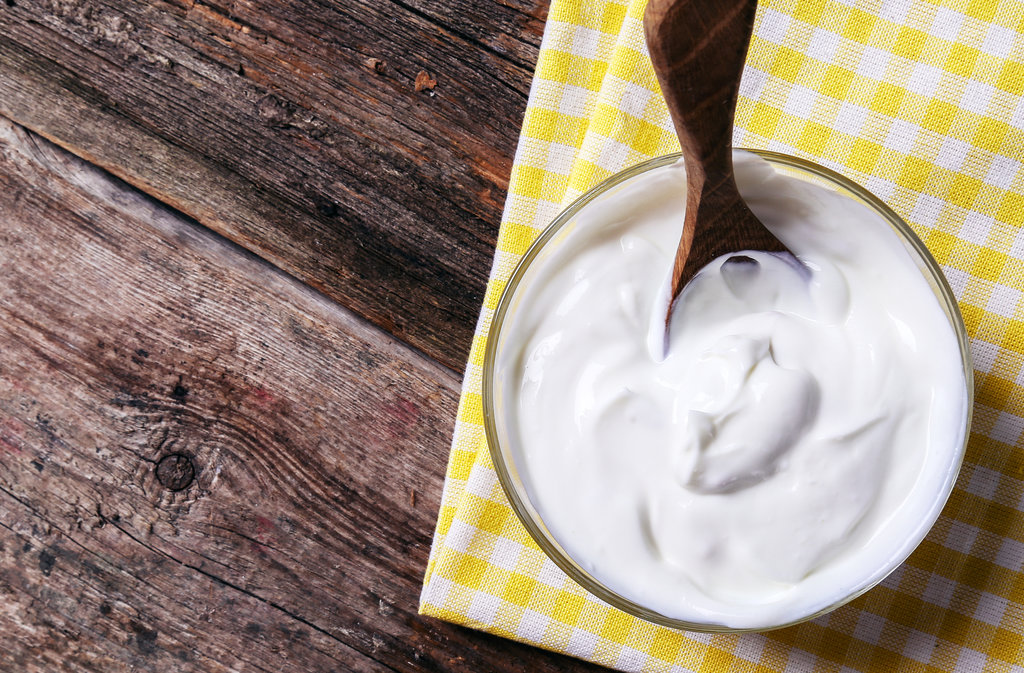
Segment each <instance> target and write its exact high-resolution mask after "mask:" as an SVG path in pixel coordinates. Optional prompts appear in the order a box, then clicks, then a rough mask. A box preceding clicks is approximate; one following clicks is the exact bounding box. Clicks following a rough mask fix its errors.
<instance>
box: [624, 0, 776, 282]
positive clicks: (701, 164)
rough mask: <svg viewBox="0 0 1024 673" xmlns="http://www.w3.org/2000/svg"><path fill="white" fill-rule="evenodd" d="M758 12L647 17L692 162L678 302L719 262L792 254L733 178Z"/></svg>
mask: <svg viewBox="0 0 1024 673" xmlns="http://www.w3.org/2000/svg"><path fill="white" fill-rule="evenodd" d="M756 12H757V0H729V1H728V2H726V1H723V0H650V2H649V3H648V4H647V8H646V11H645V14H644V33H645V35H646V39H647V50H648V52H649V53H650V55H651V62H652V64H653V65H654V72H655V74H656V75H657V77H658V82H659V83H660V84H661V90H662V92H663V94H664V96H665V102H666V104H667V105H668V110H669V115H670V116H671V118H672V124H673V126H674V127H675V130H676V135H677V136H679V144H680V146H681V147H682V151H683V159H684V160H685V162H686V181H687V195H686V203H687V207H686V215H685V218H684V222H683V227H682V236H681V237H680V240H679V246H678V249H677V252H676V258H675V264H674V266H673V269H672V294H671V296H672V297H673V298H675V297H677V296H679V293H680V291H682V289H683V287H684V286H685V285H686V283H688V282H689V281H690V279H691V278H693V276H694V275H695V274H696V273H697V272H698V271H700V270H701V269H702V268H703V267H704V266H706V265H707V264H708V263H709V262H711V261H712V260H714V259H715V258H717V257H719V256H721V255H724V254H727V253H730V252H737V251H740V250H764V251H769V252H782V251H784V250H785V249H786V248H785V246H783V245H782V243H781V242H780V241H779V240H778V239H777V238H775V236H774V235H773V234H772V233H771V232H770V231H768V229H767V228H765V226H764V225H763V224H761V222H760V220H758V219H757V218H756V217H754V214H753V213H751V212H750V209H749V208H747V205H746V203H745V202H744V201H743V198H742V197H741V196H740V193H739V189H738V188H737V186H736V179H735V177H734V175H733V167H732V135H733V118H734V116H735V112H736V99H737V97H738V95H739V87H740V77H741V76H742V75H743V67H744V64H745V63H746V55H747V47H748V46H749V43H750V36H751V34H752V33H753V29H754V17H755V14H756ZM745 259H746V260H748V261H749V262H751V263H754V264H756V262H753V261H752V260H751V258H749V257H747V258H745Z"/></svg>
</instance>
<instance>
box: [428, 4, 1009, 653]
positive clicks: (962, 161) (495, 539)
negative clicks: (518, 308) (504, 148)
mask: <svg viewBox="0 0 1024 673" xmlns="http://www.w3.org/2000/svg"><path fill="white" fill-rule="evenodd" d="M645 4H646V0H553V1H552V4H551V9H550V14H549V17H548V23H547V28H546V31H545V34H544V40H543V43H542V46H541V51H540V59H539V61H538V63H537V70H536V74H535V77H534V81H533V87H532V90H531V92H530V99H529V103H528V105H527V109H526V118H525V120H524V122H523V129H522V135H521V138H520V142H519V148H518V151H517V153H516V158H515V165H514V167H513V170H512V178H511V182H510V184H509V193H508V201H507V203H506V206H505V214H504V221H503V222H502V225H501V233H500V235H499V238H498V250H497V254H496V257H495V261H494V268H493V270H492V272H491V280H490V284H489V285H488V289H487V297H486V300H485V304H484V307H483V311H482V313H481V315H480V321H479V323H478V325H477V329H476V338H475V339H474V342H473V348H472V352H471V354H470V358H469V363H468V365H467V367H466V376H465V383H464V388H463V391H462V400H461V404H460V406H459V414H458V421H457V424H456V428H455V438H454V441H453V446H452V452H451V459H450V463H449V466H448V474H447V479H446V482H445V489H444V495H443V500H442V505H441V512H440V516H439V520H438V525H437V532H436V534H435V537H434V544H433V548H432V550H431V555H430V561H429V564H428V566H427V572H426V578H425V582H424V587H423V594H422V597H421V604H420V610H421V612H422V613H423V614H428V615H434V616H437V617H440V618H441V619H445V620H449V621H452V622H456V623H459V624H463V625H466V626H470V627H473V628H478V629H482V630H485V631H489V632H491V633H495V634H499V635H502V636H506V637H509V638H514V639H516V640H520V641H523V642H526V643H532V644H535V645H539V646H541V647H545V648H548V649H551V650H556V651H559V652H565V653H567V654H571V655H573V656H576V657H580V658H583V659H587V660H590V661H594V662H597V663H600V664H604V665H606V666H610V667H614V668H618V669H621V670H625V671H759V672H760V671H811V670H814V671H847V670H857V671H982V670H984V671H1001V672H1002V671H1014V672H1017V673H1024V437H1022V431H1024V298H1022V290H1024V226H1022V225H1024V99H1022V97H1021V94H1022V93H1024V2H1020V1H1018V0H762V1H761V5H760V7H759V8H758V15H757V16H758V18H757V24H756V26H755V29H754V38H753V42H752V44H751V48H750V53H749V56H748V57H747V68H746V72H745V73H744V76H743V84H742V89H741V92H740V100H739V107H738V110H737V121H736V126H737V128H736V143H735V144H736V145H738V146H740V147H754V148H765V149H771V150H777V151H781V152H786V153H789V154H794V155H798V156H802V157H808V158H810V159H812V160H814V161H817V162H818V163H821V164H823V165H825V166H827V167H829V168H832V169H834V170H836V171H838V172H840V173H843V174H844V175H846V176H848V177H850V178H852V179H853V180H854V181H856V182H858V183H860V184H862V185H864V186H866V187H867V188H868V189H869V190H871V191H872V192H874V193H875V194H877V195H878V196H879V197H881V198H882V199H883V200H884V201H886V202H887V203H888V204H889V205H890V206H891V207H892V208H893V209H895V210H896V212H898V213H899V214H900V215H902V216H903V218H904V219H906V220H907V221H908V222H909V223H910V224H911V226H912V227H913V228H914V229H915V231H916V232H917V233H918V235H919V236H920V237H921V238H922V240H924V241H925V243H926V244H927V245H928V247H929V248H930V249H931V251H932V253H933V254H934V255H935V257H936V259H937V260H938V261H939V264H941V265H942V268H943V270H944V271H945V273H946V276H947V278H949V281H950V284H951V285H952V287H953V290H954V292H955V293H956V296H957V298H958V299H959V302H960V307H961V310H962V311H963V315H964V320H965V321H966V323H967V331H968V335H969V336H970V339H971V349H972V352H973V355H974V363H975V367H976V368H977V369H976V372H975V377H976V386H977V395H976V397H977V403H976V406H975V414H974V427H973V430H972V433H971V437H970V444H969V447H968V450H967V458H966V461H965V463H964V467H963V471H962V472H961V474H960V478H959V480H958V482H957V484H956V489H955V490H954V492H953V495H952V497H951V498H950V501H949V504H948V505H947V507H946V508H945V510H944V511H943V513H942V516H941V517H940V519H939V521H938V523H937V524H936V525H935V527H934V529H933V530H932V531H931V533H930V534H929V535H928V537H927V539H926V540H925V541H924V543H923V544H922V545H921V546H920V547H919V548H918V549H917V551H916V552H914V554H913V555H912V556H911V557H910V559H909V560H907V562H906V563H904V564H903V565H902V566H901V567H900V568H899V569H898V570H897V571H896V572H895V573H894V574H893V575H891V576H890V577H889V578H888V579H887V580H886V581H885V582H884V583H883V584H881V585H880V586H878V587H876V588H875V589H873V590H871V591H869V592H868V593H867V594H865V595H864V596H862V597H861V598H859V599H857V600H856V601H854V602H853V603H851V604H849V605H847V606H845V607H843V608H840V609H839V610H837V611H835V612H833V613H831V614H830V615H827V616H825V617H821V618H819V619H816V620H814V621H811V622H808V623H805V624H803V625H799V626H795V627H791V628H788V629H784V630H780V631H772V632H768V633H764V634H745V635H714V636H713V635H706V634H696V633H688V632H681V631H674V630H671V629H666V628H662V627H659V626H654V625H652V624H649V623H647V622H644V621H642V620H639V619H636V618H633V617H630V616H628V615H626V614H624V613H622V612H619V611H617V610H614V609H612V608H610V607H608V606H607V605H606V604H604V603H602V602H600V601H599V600H597V599H596V598H594V597H592V596H591V595H589V594H587V593H586V592H585V591H583V590H582V589H580V588H579V587H578V586H577V585H576V584H574V583H573V582H572V581H571V580H569V579H568V578H567V577H566V576H565V575H564V574H562V572H561V571H559V570H558V569H557V568H556V567H555V565H554V564H553V563H551V562H550V561H548V560H547V559H546V558H545V556H544V554H543V553H542V552H541V551H540V550H539V549H538V548H537V547H536V546H535V545H534V544H533V543H532V542H531V540H530V538H529V537H528V536H527V534H526V531H525V530H524V529H523V528H522V526H521V525H520V524H519V521H518V519H516V517H515V515H514V514H513V512H512V510H511V509H510V508H509V506H508V504H507V501H506V499H505V497H504V494H503V493H502V491H501V487H500V485H499V484H498V481H497V478H496V476H495V473H494V471H493V468H492V464H491V460H490V456H489V453H488V450H487V443H486V439H485V437H484V429H483V424H482V415H481V414H482V412H481V400H480V378H481V365H482V363H483V353H484V344H485V342H486V339H487V332H488V329H489V327H490V324H491V316H492V314H493V311H494V309H495V306H496V305H497V301H498V297H499V295H500V294H501V291H502V288H503V287H504V286H505V283H506V281H507V280H508V278H509V276H510V275H511V272H512V269H513V267H514V266H515V264H516V261H517V260H518V259H519V257H520V256H521V255H522V254H523V252H525V250H526V248H527V246H528V245H529V244H530V242H531V241H532V240H533V238H534V237H535V236H536V235H537V234H538V233H539V232H540V230H541V229H542V228H543V227H544V226H545V225H547V224H548V222H550V221H551V219H552V218H554V216H555V215H556V214H557V213H558V212H559V211H560V210H561V209H562V208H563V207H564V206H566V205H567V204H568V203H569V202H571V201H572V200H573V199H574V198H575V197H577V196H578V195H580V194H581V193H582V192H584V191H585V190H586V189H587V188H588V187H590V186H591V185H593V184H595V183H596V182H597V181H599V180H601V179H603V178H605V177H607V176H609V175H611V174H612V173H615V172H617V171H619V170H621V169H623V168H625V167H627V166H629V165H631V164H634V163H636V162H639V161H641V160H643V159H647V158H648V157H652V156H656V155H660V154H665V153H668V152H672V151H676V150H678V144H677V141H676V139H675V137H674V135H673V133H672V131H671V126H670V122H669V120H668V116H667V112H666V110H665V106H664V103H663V102H662V99H661V96H660V93H659V91H658V87H657V84H656V82H655V79H654V74H653V72H652V70H651V65H650V62H649V60H648V57H647V55H646V50H645V47H644V43H643V30H642V25H641V21H642V17H643V10H644V6H645Z"/></svg>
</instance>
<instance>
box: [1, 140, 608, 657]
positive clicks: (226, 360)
mask: <svg viewBox="0 0 1024 673" xmlns="http://www.w3.org/2000/svg"><path fill="white" fill-rule="evenodd" d="M457 385H458V382H457V380H456V377H455V376H454V375H453V374H452V373H451V372H449V371H447V370H445V369H443V368H441V367H439V366H438V365H436V364H434V363H433V362H431V361H430V360H428V359H427V358H425V357H424V356H421V355H418V354H417V353H416V352H415V351H413V350H411V349H409V348H408V347H406V346H405V345H404V344H401V343H400V342H396V341H395V340H393V339H391V338H390V337H388V336H387V335H386V334H384V333H383V332H381V331H379V330H377V329H376V328H373V327H372V326H369V325H368V324H366V323H364V322H363V321H362V320H361V319H359V318H358V317H357V316H354V315H353V314H351V313H349V312H347V311H346V310H344V309H341V308H339V307H337V306H336V305H335V304H333V303H332V302H330V301H329V300H327V299H325V298H324V297H323V296H321V295H319V294H317V293H315V292H314V291H312V290H311V289H309V288H308V287H306V286H304V285H302V284H301V283H299V282H297V281H296V280H294V279H293V278H291V277H289V276H287V275H285V274H284V273H282V272H280V271H278V270H277V269H275V268H273V267H271V266H270V265H268V264H266V263H265V262H263V261H261V260H259V259H258V258H256V257H254V256H252V255H251V254H249V253H247V252H245V251H244V250H242V249H241V248H238V247H237V246H235V245H234V244H231V243H230V242H227V241H225V240H224V239H221V238H219V237H217V236H216V235H214V234H212V233H210V232H209V231H208V230H206V229H204V228H203V227H201V226H199V225H198V224H196V223H194V222H190V221H187V220H184V219H182V218H180V217H178V216H177V215H175V214H174V213H173V212H171V211H169V210H168V209H166V208H165V207H163V206H161V205H159V204H157V203H156V202H154V201H151V200H149V199H147V198H145V197H143V196H141V195H139V194H138V193H136V192H134V191H133V190H131V189H130V188H128V187H126V186H125V185H123V183H118V182H116V181H114V180H112V179H110V178H108V177H107V176H105V175H104V174H102V173H100V172H99V171H98V170H96V169H94V168H92V167H90V166H88V165H87V164H85V163H84V162H82V161H80V160H78V159H76V158H74V157H71V156H69V155H67V154H66V153H64V152H63V151H61V150H59V149H57V148H55V147H53V146H52V145H50V144H49V143H47V142H46V141H45V140H42V139H40V138H38V137H36V136H33V135H32V134H30V133H27V132H25V131H23V130H20V129H18V128H17V127H15V126H13V125H11V124H10V123H9V122H6V121H2V120H0V640H2V641H3V643H4V647H3V648H0V670H4V671H8V670H10V671H14V670H17V671H24V672H26V673H37V672H43V671H46V672H50V671H58V670H59V671H102V672H103V673H111V672H116V671H128V670H158V671H162V672H167V671H170V672H175V671H215V672H216V671H273V672H275V673H276V672H291V671H295V672H298V671H303V672H308V671H357V672H361V671H383V670H397V671H419V670H430V671H541V672H545V671H555V670H593V669H592V667H588V666H586V665H584V664H582V663H580V662H575V661H572V660H570V659H567V658H564V657H559V656H556V655H552V654H548V653H544V652H540V651H539V650H534V649H531V648H527V647H523V646H519V645H516V644H514V643H511V642H507V641H503V640H500V639H496V638H490V637H487V636H483V635H481V634H478V633H474V632H470V631H467V630H464V629H459V628H456V627H453V626H450V625H447V624H444V623H442V622H438V621H436V620H432V619H424V618H420V617H419V616H417V615H416V614H415V611H416V601H417V597H418V592H419V587H420V580H421V577H422V573H423V568H424V566H425V564H426V557H427V552H428V547H429V543H430V536H431V532H432V530H433V524H434V519H435V517H436V514H437V507H438V504H439V502H438V500H439V495H440V490H441V482H442V477H443V469H444V463H445V460H446V455H447V446H448V441H449V435H450V432H451V425H452V422H453V418H454V415H455V405H456V401H457Z"/></svg>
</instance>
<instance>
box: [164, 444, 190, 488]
mask: <svg viewBox="0 0 1024 673" xmlns="http://www.w3.org/2000/svg"><path fill="white" fill-rule="evenodd" d="M195 476H196V468H195V465H193V464H192V459H191V458H189V457H188V456H186V455H185V454H184V453H171V454H168V455H166V456H164V457H163V458H161V459H160V462H158V463H157V464H156V478H157V479H158V480H159V481H160V483H161V484H163V486H164V487H165V488H167V489H169V490H171V491H182V490H184V489H186V488H188V487H189V485H190V484H191V483H192V480H193V479H195Z"/></svg>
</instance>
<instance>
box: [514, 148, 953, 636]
mask: <svg viewBox="0 0 1024 673" xmlns="http://www.w3.org/2000/svg"><path fill="white" fill-rule="evenodd" d="M736 163H737V174H738V182H739V185H740V188H741V191H742V193H743V195H744V197H745V199H746V200H747V202H748V203H749V205H750V207H751V209H752V210H753V211H754V212H755V214H757V215H758V216H759V217H760V218H761V219H762V221H763V222H764V223H765V224H766V225H767V226H768V227H769V228H770V229H772V231H773V232H774V233H775V234H776V235H777V236H778V237H779V238H780V239H781V240H782V241H783V242H784V243H785V244H786V245H787V247H788V248H789V249H790V250H792V251H793V252H794V253H795V254H796V255H798V257H799V258H800V259H801V261H803V262H804V264H805V265H806V269H798V268H796V267H795V266H793V265H792V264H789V263H787V262H786V261H783V260H782V259H780V258H778V257H774V256H771V255H768V254H764V253H748V254H749V255H750V256H751V257H754V258H756V259H757V260H758V264H757V265H749V264H746V265H744V264H735V263H730V264H727V265H726V266H725V267H724V268H723V262H724V259H725V258H720V259H719V260H716V261H715V262H713V263H712V264H711V265H709V267H707V268H706V269H705V270H704V271H702V272H701V273H700V274H699V275H698V276H697V277H696V278H695V279H694V280H693V281H692V282H691V284H690V286H688V288H687V289H686V291H685V292H684V294H683V296H682V298H681V299H680V301H679V303H677V305H676V309H675V311H674V313H673V318H672V325H671V332H670V335H671V342H670V347H669V350H668V355H667V357H664V358H663V355H664V354H663V353H662V352H661V351H662V348H661V343H662V342H661V339H662V335H663V333H664V328H663V317H664V315H665V302H666V301H667V300H666V292H667V283H668V273H669V270H670V267H671V265H672V258H673V255H674V251H675V245H676V242H677V240H678V237H679V230H678V227H679V223H680V222H681V221H682V212H683V208H684V199H685V177H684V173H683V170H682V167H681V166H680V165H678V164H677V165H675V166H669V167H665V168H661V169H657V170H655V171H652V172H649V173H647V174H645V175H644V176H643V177H641V178H638V179H634V180H633V181H631V182H629V183H627V184H626V185H625V186H624V187H622V188H620V189H618V190H617V191H615V192H613V193H612V194H611V195H610V196H605V197H603V198H602V199H601V200H600V201H598V202H596V203H594V204H591V205H590V206H589V207H588V208H586V209H585V210H584V211H582V212H581V213H580V214H579V215H578V217H577V218H576V222H575V224H574V225H570V227H569V228H568V229H567V230H566V231H565V232H564V233H563V234H562V235H561V236H559V240H558V242H557V244H551V245H550V246H549V248H550V252H548V253H544V254H542V255H541V256H540V257H539V258H538V261H537V263H535V264H534V265H533V267H532V268H531V270H530V272H529V273H528V275H527V276H526V277H525V278H524V281H523V283H522V285H521V286H520V290H519V292H518V294H517V301H516V302H515V304H514V306H513V309H512V310H511V311H510V312H509V315H508V317H507V318H506V323H505V325H504V326H503V328H502V333H501V343H500V350H499V359H498V361H497V364H496V373H497V376H496V380H497V381H498V382H499V383H498V386H499V390H498V391H497V399H498V400H499V401H500V403H501V413H500V415H499V426H500V431H502V432H506V433H508V436H509V438H510V444H511V445H512V446H513V447H514V448H513V453H514V456H515V462H516V466H517V468H518V470H519V474H520V476H521V478H522V479H523V481H524V483H525V484H526V487H527V490H528V491H529V493H530V499H531V501H532V502H533V503H534V505H535V507H536V508H537V510H538V512H539V513H540V514H541V516H542V517H543V519H544V522H545V524H546V525H547V527H548V529H549V530H550V531H551V533H552V534H553V535H554V537H555V538H556V539H557V540H558V542H559V544H560V545H561V546H562V547H563V548H564V549H565V550H566V551H567V552H568V553H569V554H570V555H571V556H572V557H573V558H574V559H575V560H576V561H577V562H578V563H579V564H580V565H582V566H583V567H584V568H586V569H587V570H588V572H590V573H591V574H592V575H593V576H594V577H595V578H596V579H598V580H599V581H601V582H602V583H604V584H605V585H606V586H608V587H609V588H611V589H612V590H614V591H616V592H617V593H619V594H621V595H623V596H625V597H626V598H629V599H631V600H633V601H635V602H637V603H639V604H641V605H644V606H646V607H648V608H651V609H653V610H655V611H657V612H659V613H661V614H663V615H665V616H668V617H672V618H677V619H684V620H689V621H695V622H703V623H715V624H723V625H727V626H731V627H738V628H757V627H763V626H767V625H771V624H781V623H785V622H788V621H791V620H796V619H799V618H801V617H803V616H806V615H808V614H812V613H814V612H816V611H818V610H820V609H823V608H825V607H827V606H829V605H831V604H832V603H834V602H835V601H836V600H838V599H840V598H841V597H842V596H844V595H847V594H849V593H850V592H851V591H852V590H855V589H857V588H862V587H864V586H867V585H868V584H870V583H871V582H872V581H873V580H874V579H877V578H878V577H879V576H881V574H883V573H884V572H885V571H887V570H888V569H891V568H892V567H893V565H894V564H895V563H898V562H899V561H900V560H901V559H902V558H904V557H905V556H906V555H907V554H908V553H909V551H910V550H911V549H912V548H913V547H914V546H916V544H917V543H918V542H919V541H920V539H921V537H923V535H924V533H925V531H926V529H927V527H928V526H930V524H931V523H932V521H933V520H934V518H935V517H936V516H937V512H938V509H939V508H940V507H941V505H942V503H943V501H944V496H945V494H946V493H947V492H948V489H949V487H950V484H951V480H952V479H953V477H954V470H953V468H954V467H955V465H954V463H955V458H956V456H957V455H958V452H959V451H960V447H961V445H962V437H963V436H962V431H963V425H964V419H965V413H966V409H965V407H966V395H965V382H964V376H963V372H962V366H961V359H960V352H959V348H958V345H957V341H956V338H955V335H954V333H953V331H952V329H951V327H950V325H949V322H948V320H947V318H946V316H945V314H944V313H943V311H942V309H941V308H940V305H939V303H938V300H937V299H936V297H935V295H934V293H933V292H932V290H931V289H930V287H929V286H928V284H927V283H926V281H925V280H924V278H923V277H922V275H921V273H920V272H919V271H918V269H917V266H916V265H915V263H914V262H913V261H912V259H911V257H910V256H909V255H908V253H907V252H906V250H905V248H904V247H903V244H902V243H901V242H900V241H899V239H898V238H897V237H896V235H895V234H894V233H893V232H892V230H891V229H890V227H889V226H888V225H887V224H886V223H885V222H884V221H883V220H882V219H881V218H879V217H878V216H877V215H876V214H874V213H873V212H872V211H871V210H870V209H868V208H866V207H865V206H863V205H861V204H858V203H856V202H854V201H853V200H851V199H848V198H847V197H843V196H839V195H837V194H835V193H833V192H831V191H828V190H826V189H823V188H821V187H816V186H813V185H810V184H807V183H805V182H801V181H799V180H796V179H793V178H786V177H783V176H781V175H778V174H776V173H775V172H774V170H773V169H772V168H771V167H770V166H769V165H768V164H766V163H765V162H764V161H762V160H760V159H757V158H755V157H753V156H752V155H748V154H746V153H737V155H736Z"/></svg>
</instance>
